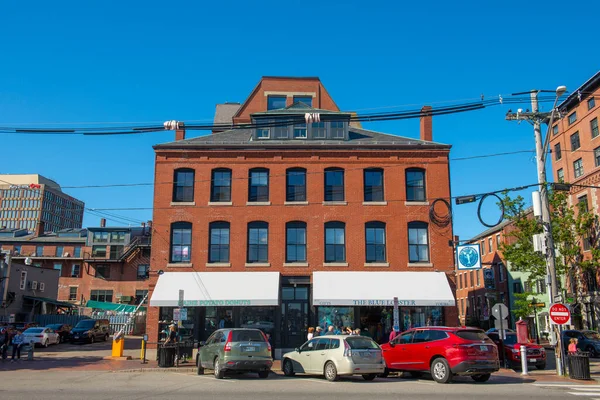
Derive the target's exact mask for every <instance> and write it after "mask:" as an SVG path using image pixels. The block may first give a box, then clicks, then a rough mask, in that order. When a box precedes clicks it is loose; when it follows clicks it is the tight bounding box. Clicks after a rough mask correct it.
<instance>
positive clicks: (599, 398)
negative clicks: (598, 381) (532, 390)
mask: <svg viewBox="0 0 600 400" xmlns="http://www.w3.org/2000/svg"><path fill="white" fill-rule="evenodd" d="M534 385H535V386H538V387H542V388H546V389H556V390H562V391H566V392H567V393H568V394H570V395H572V396H577V397H579V398H585V399H590V400H600V385H572V384H568V383H535V384H534Z"/></svg>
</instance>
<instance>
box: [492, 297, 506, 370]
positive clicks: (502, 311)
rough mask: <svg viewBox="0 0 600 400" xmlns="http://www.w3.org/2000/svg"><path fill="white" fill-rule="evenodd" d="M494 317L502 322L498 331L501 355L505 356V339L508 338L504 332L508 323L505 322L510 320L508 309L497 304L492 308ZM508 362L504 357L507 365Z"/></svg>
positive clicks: (501, 304) (502, 304)
mask: <svg viewBox="0 0 600 400" xmlns="http://www.w3.org/2000/svg"><path fill="white" fill-rule="evenodd" d="M492 315H493V316H494V317H495V318H496V319H498V320H499V321H500V329H499V330H498V337H499V338H500V352H501V353H500V354H504V339H505V338H506V336H505V330H504V329H505V328H504V327H505V325H506V322H505V321H504V320H505V319H506V318H508V307H506V306H505V305H504V303H496V304H495V305H494V307H493V308H492ZM507 361H508V360H507V359H506V357H504V363H505V365H506V363H507Z"/></svg>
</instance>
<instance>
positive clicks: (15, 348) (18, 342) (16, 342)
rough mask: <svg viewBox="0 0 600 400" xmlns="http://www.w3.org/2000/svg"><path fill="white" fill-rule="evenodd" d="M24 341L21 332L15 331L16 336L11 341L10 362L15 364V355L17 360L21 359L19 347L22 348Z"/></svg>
mask: <svg viewBox="0 0 600 400" xmlns="http://www.w3.org/2000/svg"><path fill="white" fill-rule="evenodd" d="M24 340H25V339H24V338H23V335H22V334H21V331H19V330H17V334H16V335H15V336H13V339H12V359H11V360H10V362H15V355H16V356H17V360H20V359H21V346H23V341H24Z"/></svg>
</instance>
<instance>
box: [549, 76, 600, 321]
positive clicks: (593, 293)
mask: <svg viewBox="0 0 600 400" xmlns="http://www.w3.org/2000/svg"><path fill="white" fill-rule="evenodd" d="M558 109H559V111H560V115H561V117H562V118H560V119H559V120H558V121H557V122H556V123H555V124H553V126H552V133H551V138H550V148H551V150H552V163H553V165H552V171H553V174H554V180H555V181H557V182H558V181H564V182H568V183H571V184H576V185H583V186H596V187H598V186H600V131H599V129H598V119H599V118H600V72H598V73H596V74H595V75H594V76H592V77H591V78H590V79H589V80H588V81H587V82H585V83H584V84H583V85H582V86H580V87H579V88H578V89H577V90H574V91H573V92H572V93H571V94H570V95H569V96H568V97H567V98H566V99H565V100H564V101H563V102H562V103H561V104H560V105H559V106H558ZM598 194H599V193H598V189H595V188H592V187H582V186H572V187H571V192H570V199H569V200H570V203H571V204H572V205H573V206H575V205H576V204H578V203H584V204H585V207H587V208H588V210H591V211H593V212H594V213H596V214H600V199H599V197H598ZM584 257H590V249H589V244H587V245H586V244H584ZM599 278H600V276H599V271H589V272H587V273H586V274H585V275H584V276H581V277H578V280H579V285H578V287H579V290H577V292H578V293H575V292H576V290H575V288H574V286H573V285H567V291H568V292H569V293H570V296H569V297H571V296H573V297H574V298H576V299H577V304H576V306H575V309H574V310H573V311H574V312H573V314H574V316H575V318H573V322H574V324H575V326H577V327H586V328H588V329H597V328H598V322H599V318H600V293H599Z"/></svg>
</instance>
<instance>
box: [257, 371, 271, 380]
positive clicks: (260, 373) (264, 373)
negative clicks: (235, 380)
mask: <svg viewBox="0 0 600 400" xmlns="http://www.w3.org/2000/svg"><path fill="white" fill-rule="evenodd" d="M258 377H259V378H261V379H266V378H268V377H269V371H258Z"/></svg>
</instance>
